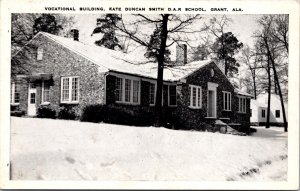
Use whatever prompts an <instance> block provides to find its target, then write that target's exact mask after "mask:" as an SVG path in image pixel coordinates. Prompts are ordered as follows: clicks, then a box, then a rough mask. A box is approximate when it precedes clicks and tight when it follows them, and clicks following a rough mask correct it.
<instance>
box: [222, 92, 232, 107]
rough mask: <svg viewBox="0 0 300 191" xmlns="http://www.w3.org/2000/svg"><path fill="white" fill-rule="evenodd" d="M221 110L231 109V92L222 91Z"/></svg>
mask: <svg viewBox="0 0 300 191" xmlns="http://www.w3.org/2000/svg"><path fill="white" fill-rule="evenodd" d="M223 110H225V111H231V93H230V92H223Z"/></svg>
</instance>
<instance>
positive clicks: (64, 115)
mask: <svg viewBox="0 0 300 191" xmlns="http://www.w3.org/2000/svg"><path fill="white" fill-rule="evenodd" d="M58 118H59V119H72V120H74V119H76V118H77V115H76V112H75V110H74V108H73V107H72V106H69V107H68V106H62V107H60V108H59V112H58Z"/></svg>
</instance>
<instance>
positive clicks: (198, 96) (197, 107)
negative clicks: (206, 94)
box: [189, 85, 202, 109]
mask: <svg viewBox="0 0 300 191" xmlns="http://www.w3.org/2000/svg"><path fill="white" fill-rule="evenodd" d="M189 87H190V106H189V107H190V108H193V109H201V108H202V87H201V86H196V85H189ZM194 88H196V98H195V99H196V105H195V106H193V89H194ZM199 90H200V95H199ZM199 100H200V103H199Z"/></svg>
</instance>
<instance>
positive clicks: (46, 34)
mask: <svg viewBox="0 0 300 191" xmlns="http://www.w3.org/2000/svg"><path fill="white" fill-rule="evenodd" d="M39 33H41V34H43V35H44V36H46V37H48V38H50V39H51V40H53V41H54V42H56V43H58V44H60V45H62V46H64V47H66V48H67V49H69V50H71V51H73V52H75V53H76V54H78V55H80V56H82V57H83V58H85V59H87V60H89V61H91V62H93V63H94V64H96V65H98V64H99V65H101V66H102V67H104V68H107V69H109V68H108V67H106V66H104V65H102V64H100V63H97V62H96V61H95V60H93V59H91V58H88V57H87V56H85V55H83V54H81V53H80V52H78V51H76V50H75V49H73V48H71V47H70V46H68V45H66V44H65V43H62V42H59V41H58V40H56V39H54V38H53V37H51V35H52V34H50V33H45V32H39ZM48 34H50V35H48ZM55 36H57V35H55ZM58 37H60V36H58ZM62 38H64V37H62ZM80 43H82V42H80ZM82 44H83V43H82Z"/></svg>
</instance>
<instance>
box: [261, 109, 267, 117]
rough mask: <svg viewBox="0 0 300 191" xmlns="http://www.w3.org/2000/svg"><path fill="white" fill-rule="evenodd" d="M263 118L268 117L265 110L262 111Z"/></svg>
mask: <svg viewBox="0 0 300 191" xmlns="http://www.w3.org/2000/svg"><path fill="white" fill-rule="evenodd" d="M261 117H262V118H265V117H266V110H264V109H262V110H261Z"/></svg>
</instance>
